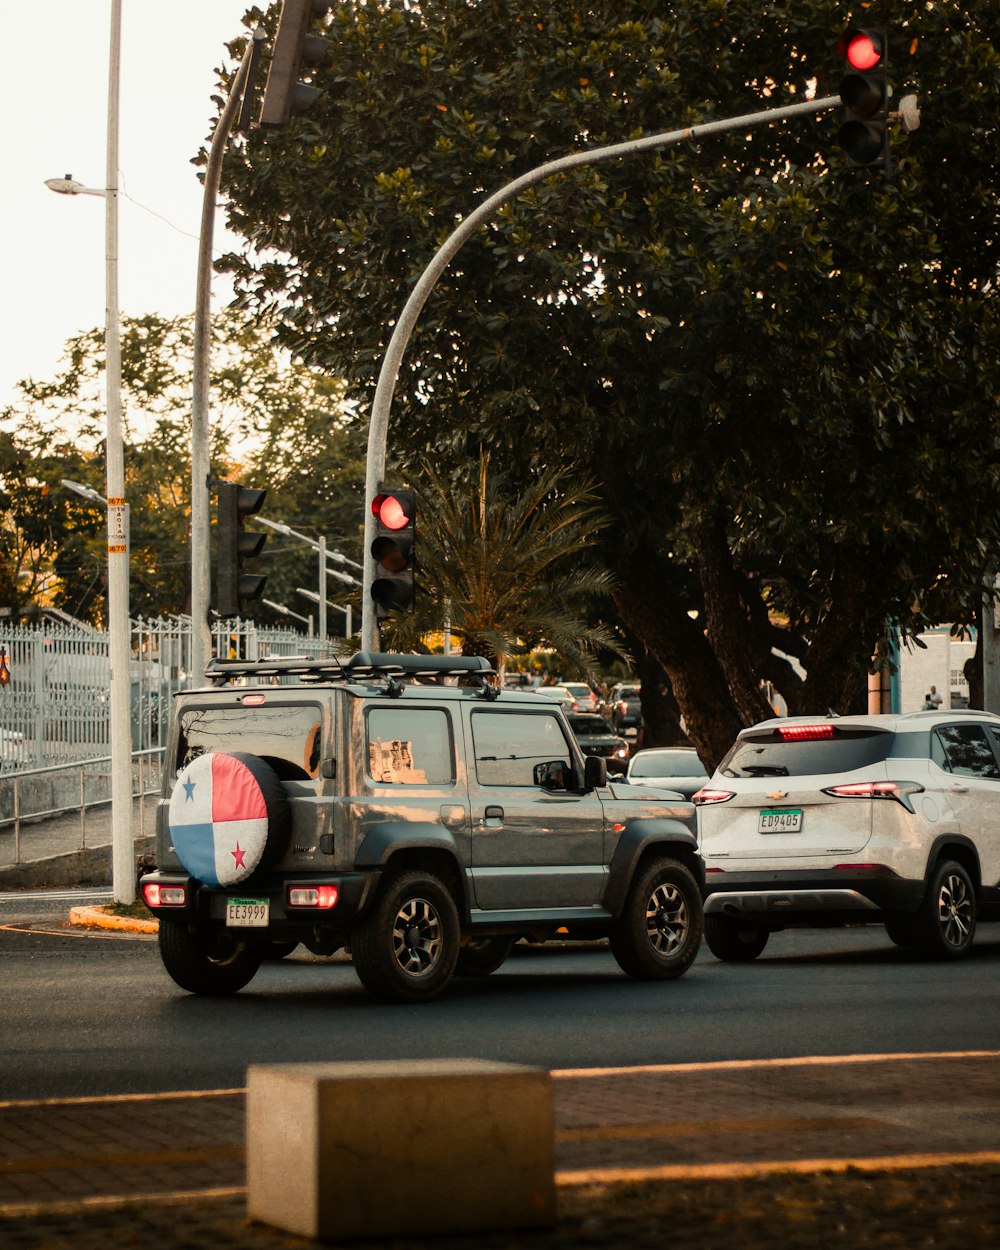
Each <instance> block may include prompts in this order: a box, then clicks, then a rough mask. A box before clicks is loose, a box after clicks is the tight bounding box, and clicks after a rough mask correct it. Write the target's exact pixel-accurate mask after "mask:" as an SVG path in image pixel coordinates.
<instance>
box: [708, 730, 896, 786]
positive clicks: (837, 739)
mask: <svg viewBox="0 0 1000 1250" xmlns="http://www.w3.org/2000/svg"><path fill="white" fill-rule="evenodd" d="M891 749H892V734H891V733H888V732H886V731H885V730H865V729H862V730H848V729H837V728H834V729H833V733H832V736H831V737H824V738H806V739H803V740H798V741H796V740H789V739H787V738H783V737H782V736H781V734H780V732H779V731H778V730H777V729H774V730H769V731H767V732H765V733H758V734H754V735H753V737H749V738H739V739H737V742H736V744H735V746H734V747H733V749H732V750H731V751H730V752H729V754H728V755H727V756H726V758H725V759H724V760H723V761H722V763H721V764H720V765H719V770H720V772H721V773H722V774H723V776H726V777H807V776H810V775H812V774H816V773H821V774H827V773H850V772H853V771H854V770H855V769H856V768H866V767H867V766H868V765H869V764H877V763H879V761H881V760H884V759H886V758H887V756H888V755H889V752H890V750H891Z"/></svg>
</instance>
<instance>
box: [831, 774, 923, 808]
mask: <svg viewBox="0 0 1000 1250" xmlns="http://www.w3.org/2000/svg"><path fill="white" fill-rule="evenodd" d="M923 789H924V787H923V786H921V785H918V784H917V783H916V782H915V781H852V782H848V783H847V784H845V785H839V786H825V787H824V788H823V794H832V795H833V796H834V798H838V799H895V800H896V802H897V803H901V804H902V805H903V807H905V808H906V810H907V811H908V812H912V811H913V804H912V802H911V801H910V795H911V794H922V793H923Z"/></svg>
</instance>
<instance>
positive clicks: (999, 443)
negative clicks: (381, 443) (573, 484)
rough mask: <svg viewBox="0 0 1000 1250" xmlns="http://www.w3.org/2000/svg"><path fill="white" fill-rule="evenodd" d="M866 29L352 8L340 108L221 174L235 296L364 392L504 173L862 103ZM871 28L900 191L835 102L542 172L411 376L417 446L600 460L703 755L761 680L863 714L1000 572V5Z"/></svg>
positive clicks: (618, 593)
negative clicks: (892, 670) (877, 665)
mask: <svg viewBox="0 0 1000 1250" xmlns="http://www.w3.org/2000/svg"><path fill="white" fill-rule="evenodd" d="M257 16H258V11H257V10H254V11H252V13H251V19H250V20H251V21H254V20H256V18H257ZM274 16H275V15H274V12H273V11H272V12H269V13H268V14H267V15H266V16H265V18H264V20H265V21H266V22H269V23H270V22H273V20H274ZM845 16H849V15H846V14H845V12H844V11H843V10H842V9H841V8H840V6H835V5H832V4H830V3H829V2H828V0H803V2H802V3H800V4H796V5H784V4H780V5H779V4H760V3H758V2H757V0H755V2H754V3H752V4H751V3H750V2H749V0H727V2H726V3H721V0H719V2H717V0H699V3H697V4H695V3H676V4H672V5H667V6H664V5H663V4H662V3H659V0H613V2H612V0H607V2H603V3H602V2H596V3H591V4H588V5H586V6H582V7H581V6H575V7H574V6H569V7H567V6H566V5H565V3H563V0H530V2H529V0H478V2H477V3H470V2H469V0H440V2H439V3H435V4H434V5H428V6H412V5H408V4H406V3H403V2H402V0H382V2H380V3H377V4H372V3H365V4H362V3H344V4H342V5H338V6H336V8H335V9H334V11H333V13H332V19H331V25H330V28H329V30H328V32H327V33H328V35H329V37H330V38H331V39H332V41H333V48H332V51H331V55H330V56H329V58H328V60H327V62H326V65H325V68H323V69H322V70H321V71H320V72H319V73H318V75H317V78H316V82H317V85H319V86H321V87H323V88H324V90H325V95H324V96H323V97H322V98H321V99H320V100H319V102H318V103H317V104H316V105H315V106H314V107H313V109H312V110H311V111H310V112H309V113H308V114H305V115H302V116H300V117H299V118H297V119H296V120H294V121H293V122H292V124H291V125H289V127H287V128H286V129H284V130H281V131H277V132H273V131H272V132H267V133H265V132H256V133H252V134H250V135H249V136H247V138H246V140H245V141H244V142H242V143H241V144H240V145H239V146H238V147H236V148H235V149H234V150H233V152H232V153H231V155H230V159H229V161H228V164H227V169H226V177H225V185H226V190H227V193H228V195H229V196H230V212H229V215H230V223H231V225H232V227H233V228H234V229H235V231H236V232H237V233H238V234H240V235H242V236H243V237H245V238H246V239H247V240H248V241H249V242H248V246H247V248H246V249H245V251H244V252H243V254H241V255H238V256H237V255H234V256H231V257H229V258H228V259H227V261H226V262H225V263H226V266H227V267H228V268H229V269H230V270H231V271H232V272H233V274H234V275H235V279H236V282H237V284H238V288H239V290H240V292H241V303H242V305H243V306H244V307H245V308H247V309H248V310H252V311H254V312H259V313H266V314H267V315H268V316H272V317H274V318H275V319H276V322H277V325H278V336H279V339H280V341H282V342H283V343H284V344H285V345H286V346H287V347H289V348H290V349H291V350H292V351H294V352H295V353H297V354H299V355H301V356H302V358H303V359H306V360H308V361H310V362H311V363H313V364H316V365H318V366H321V367H323V368H325V369H327V370H329V371H330V372H332V373H336V374H338V375H341V376H343V377H344V378H345V379H346V380H347V382H348V385H349V388H350V393H351V394H352V395H353V396H355V397H356V398H357V399H358V402H359V403H360V404H362V405H364V404H367V403H368V402H369V401H370V398H371V395H372V393H373V389H374V382H375V378H376V375H377V369H378V366H379V363H380V361H381V359H382V356H383V353H384V350H385V346H386V338H387V335H388V334H389V332H390V330H391V327H392V326H393V324H394V323H395V320H396V318H397V316H398V314H399V310H400V308H401V306H402V303H403V300H404V298H405V295H406V292H407V291H408V290H409V289H410V288H411V287H412V285H413V283H414V281H415V280H416V278H417V276H418V275H419V274H420V273H421V272H422V270H423V268H424V266H425V265H426V264H427V262H428V261H429V260H430V258H431V256H432V255H433V253H434V251H435V250H436V248H437V247H438V246H439V245H440V243H441V242H442V240H443V239H444V238H446V237H447V235H448V233H449V232H450V230H451V228H452V225H453V223H454V222H456V221H457V220H460V219H461V217H462V216H463V215H465V214H467V213H468V212H469V211H470V210H471V209H472V208H473V207H474V206H475V205H477V204H478V203H479V202H481V200H482V199H483V198H484V197H485V196H486V195H487V194H488V193H491V192H493V191H494V190H496V189H497V188H499V187H500V186H502V185H503V184H505V183H506V182H508V181H509V180H511V179H512V178H513V177H515V176H517V175H519V174H521V173H523V172H524V171H526V170H528V169H530V168H533V167H535V166H537V165H540V164H542V163H543V162H545V161H547V160H550V159H553V158H554V157H557V156H560V155H562V154H564V153H568V152H570V151H575V150H579V149H581V148H585V147H587V146H590V145H593V146H598V145H602V144H607V143H610V142H614V141H617V140H624V139H628V138H633V137H636V136H638V135H641V134H650V133H653V132H656V131H662V130H665V129H673V128H676V127H679V126H683V125H686V124H689V123H693V122H696V121H700V120H707V119H709V118H712V117H718V116H733V115H738V114H741V113H744V112H752V111H756V110H759V109H761V108H765V107H771V106H777V105H781V104H785V103H790V102H795V101H799V100H802V99H805V98H807V96H808V95H809V93H810V92H812V91H816V92H817V93H818V94H820V95H823V94H829V93H831V92H835V91H836V82H837V79H838V78H839V76H840V74H841V72H842V63H841V62H840V60H839V58H838V56H837V53H836V50H835V49H836V39H837V36H838V34H839V31H840V29H841V27H842V24H843V22H844V20H845ZM854 16H855V17H859V16H860V17H863V18H864V20H865V21H866V22H868V23H874V22H876V21H878V22H879V23H881V22H883V21H884V22H885V23H886V24H889V23H891V26H890V39H891V70H890V77H891V79H892V83H893V86H894V87H895V88H896V89H897V90H901V89H904V88H905V89H906V90H912V91H915V92H916V94H917V95H918V97H919V100H920V103H921V107H922V110H923V121H922V125H921V127H920V129H919V130H918V131H916V132H915V133H913V134H909V135H906V134H903V133H902V132H901V129H900V128H899V127H895V128H894V130H893V134H892V150H893V164H894V170H893V174H892V177H891V179H882V178H879V177H873V176H870V175H869V174H868V173H866V172H861V171H846V170H844V169H843V168H842V160H841V158H840V156H839V154H838V153H837V152H836V149H835V137H834V136H835V131H836V128H837V126H838V125H839V123H840V117H839V116H838V115H836V114H835V113H831V114H828V115H824V116H820V117H817V118H816V120H815V121H811V120H806V121H799V122H795V123H786V124H784V125H782V126H780V127H768V128H763V129H755V130H754V131H752V132H748V133H745V134H744V133H735V134H732V135H729V136H724V137H718V138H713V139H706V140H705V141H704V142H702V143H699V144H689V145H686V146H684V147H677V148H673V149H670V150H669V151H665V152H663V153H662V154H660V155H658V156H650V155H646V156H643V157H635V158H631V159H628V160H621V161H618V162H615V163H609V164H602V165H597V166H593V167H589V168H581V169H579V170H577V171H575V172H573V173H569V174H566V175H563V176H559V177H555V178H552V179H550V180H549V181H547V182H545V183H544V184H542V185H541V186H538V187H536V188H534V189H533V190H530V191H528V192H526V193H524V194H523V195H522V196H521V197H520V199H519V200H518V201H517V202H516V203H514V204H511V205H509V206H507V207H505V208H503V209H501V210H499V211H498V212H497V214H496V218H495V220H494V221H493V222H492V223H491V224H490V225H489V227H488V228H486V229H484V230H483V231H482V232H481V234H480V235H479V236H478V237H477V238H475V239H474V240H473V241H471V242H470V243H469V244H467V245H466V246H465V248H463V250H462V252H461V253H460V254H459V256H458V257H457V258H456V259H455V261H454V262H453V264H452V266H451V267H450V269H449V270H448V272H447V273H446V274H445V275H444V277H443V278H442V280H441V281H440V282H439V283H438V285H437V287H436V288H435V290H434V292H433V294H432V296H431V298H430V300H429V301H428V303H427V305H426V307H425V310H424V312H423V314H422V321H421V324H420V326H419V327H418V330H417V333H416V335H415V337H414V340H413V342H412V345H411V350H410V353H409V357H408V359H407V360H406V361H405V362H404V367H403V372H402V376H401V379H400V385H399V388H398V390H397V400H396V406H395V421H394V424H393V426H392V431H391V444H392V447H393V449H394V451H395V452H396V454H397V456H398V457H399V460H400V463H401V464H403V465H408V466H412V467H413V468H414V470H417V469H418V468H419V466H421V465H422V464H424V463H425V462H428V461H430V462H433V463H434V464H435V465H436V466H437V471H438V472H440V473H444V474H448V473H450V472H457V471H461V470H462V469H463V467H464V466H465V465H467V463H468V461H469V460H470V458H475V457H476V456H478V451H479V448H480V447H481V446H483V447H486V448H487V449H489V451H490V453H491V455H492V457H493V461H494V462H495V463H496V464H498V465H502V466H503V467H504V468H505V470H509V471H510V472H512V473H515V474H520V475H521V477H522V479H523V480H524V481H525V482H527V481H530V480H531V477H532V474H533V473H537V472H539V471H540V470H542V469H544V468H545V467H546V466H549V467H551V466H554V465H559V466H562V467H563V468H564V469H567V470H569V471H571V472H573V473H575V474H578V475H579V476H580V478H581V480H595V481H596V482H597V484H598V485H597V489H598V493H599V495H600V497H601V500H602V503H603V506H604V508H605V510H606V512H607V514H608V516H609V517H610V518H611V522H612V524H611V527H610V529H607V530H605V531H604V532H603V535H599V536H597V537H596V538H595V539H594V548H595V553H596V554H598V555H599V556H600V558H602V559H603V560H604V562H605V564H606V566H607V567H608V568H609V569H613V570H614V571H615V573H616V589H615V591H614V594H615V601H616V605H617V610H618V613H619V614H620V619H621V622H622V625H623V626H624V627H625V628H626V629H627V631H628V633H629V635H630V636H632V637H634V638H635V639H636V640H637V641H638V643H639V644H640V648H641V650H642V652H643V653H645V654H648V656H649V657H650V659H651V660H652V661H653V662H655V663H656V664H659V665H660V666H661V667H662V670H663V671H664V672H665V673H666V675H667V677H668V678H669V683H670V686H671V687H672V692H673V694H674V695H675V696H676V700H677V703H678V705H679V708H680V711H681V712H682V713H683V715H684V718H685V722H686V725H687V727H688V730H689V732H690V733H691V735H692V737H693V739H694V741H695V742H696V744H697V745H698V746H699V748H700V749H701V750H702V752H703V754H704V756H705V758H706V759H707V760H715V759H718V757H719V755H720V754H721V753H722V751H723V750H724V749H725V747H726V746H727V745H728V743H729V742H730V741H731V739H732V736H733V734H734V732H735V730H736V729H737V728H738V727H739V726H740V725H741V724H744V723H746V722H748V721H752V720H755V719H758V718H759V717H761V716H765V715H768V714H769V708H768V705H767V703H766V700H765V697H764V693H763V690H762V685H761V683H762V679H767V680H769V681H771V682H773V683H774V686H775V688H776V689H777V690H779V691H780V693H781V694H782V695H783V696H784V698H785V699H786V700H787V702H788V704H789V706H790V707H791V708H793V709H799V708H803V709H808V708H822V709H823V710H824V711H825V710H826V709H827V708H828V707H833V708H836V709H839V710H846V709H848V708H849V707H851V706H852V705H855V704H856V703H857V701H858V699H859V697H860V696H861V694H862V691H863V688H864V677H865V673H866V670H867V668H868V666H869V663H870V661H871V657H872V655H873V653H874V652H876V650H877V649H878V648H879V646H880V642H881V639H882V638H883V635H884V631H885V622H886V620H887V619H888V618H890V617H891V618H894V619H895V620H896V621H898V622H899V624H900V626H901V627H902V629H903V630H904V631H914V630H917V629H919V628H920V627H921V626H923V625H924V624H925V623H927V622H928V621H931V620H935V619H937V620H941V619H961V618H962V617H963V616H965V617H967V616H968V615H969V614H970V613H971V612H972V611H974V608H975V605H976V604H977V602H978V599H979V593H980V588H981V586H982V584H983V579H984V577H985V576H987V575H988V574H991V573H992V571H993V570H994V569H995V568H996V567H997V561H998V559H1000V521H998V514H997V511H996V509H995V506H994V500H995V498H996V495H997V485H998V456H1000V440H998V426H997V421H996V396H997V391H998V361H1000V351H998V347H1000V342H998V339H1000V334H998V330H1000V327H998V321H997V311H996V291H995V279H996V266H997V259H996V237H997V230H996V226H997V215H998V214H997V187H996V175H995V162H994V152H995V147H996V142H997V131H998V114H1000V53H998V49H997V45H996V38H997V35H996V32H997V30H998V29H1000V25H998V23H997V20H996V18H997V6H996V4H995V3H992V2H991V3H989V4H987V5H985V6H983V5H982V4H977V5H975V6H973V5H971V4H963V3H951V2H945V3H936V4H934V5H925V4H923V3H905V4H902V5H899V4H897V5H893V6H891V8H890V9H887V10H886V12H885V14H884V15H883V13H882V6H880V5H878V4H875V5H871V6H860V8H859V10H858V12H857V13H856V14H854ZM971 449H974V454H970V451H971ZM612 532H613V534H614V545H613V546H612V544H611V542H610V541H609V537H608V536H609V534H610V533H612ZM791 659H794V660H797V661H799V662H800V663H801V665H802V666H803V667H804V669H805V671H806V674H807V675H806V677H805V679H803V678H802V677H801V676H800V671H801V670H797V669H796V667H795V666H794V665H793V664H792V663H791Z"/></svg>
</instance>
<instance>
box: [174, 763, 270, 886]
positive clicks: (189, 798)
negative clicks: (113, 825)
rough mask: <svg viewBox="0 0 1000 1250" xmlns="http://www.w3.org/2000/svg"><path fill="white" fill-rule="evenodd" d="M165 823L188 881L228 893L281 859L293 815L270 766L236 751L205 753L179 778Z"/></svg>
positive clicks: (186, 767) (250, 880)
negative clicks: (189, 875)
mask: <svg viewBox="0 0 1000 1250" xmlns="http://www.w3.org/2000/svg"><path fill="white" fill-rule="evenodd" d="M168 822H169V827H170V840H171V842H172V843H173V845H174V848H175V850H176V852H177V858H178V859H179V860H180V861H181V863H182V864H183V865H184V867H185V869H187V871H188V872H189V873H190V874H191V876H192V877H194V878H195V879H196V880H198V881H202V882H204V884H205V885H208V886H211V887H212V888H213V889H219V888H222V889H229V888H231V887H233V886H242V885H245V884H249V883H251V882H252V879H253V877H254V875H255V874H256V873H265V872H266V871H267V870H268V869H269V868H272V867H273V866H274V865H275V864H276V863H277V862H278V860H279V859H281V857H282V855H284V853H285V850H286V849H287V847H288V839H289V835H290V834H291V829H292V814H291V807H290V806H289V803H288V797H287V795H286V794H285V791H284V787H283V786H282V784H281V781H280V780H279V778H278V775H277V773H276V772H275V771H274V769H273V768H272V767H271V766H270V764H265V763H264V761H263V760H262V759H260V758H259V757H258V756H256V755H247V754H245V753H243V752H239V751H232V752H227V751H207V752H206V753H205V754H204V755H199V756H197V757H196V758H195V759H193V760H191V762H190V763H189V764H186V765H185V766H184V768H182V769H181V770H180V771H179V772H178V774H177V780H176V781H175V783H174V789H173V793H172V794H171V796H170V804H169V808H168Z"/></svg>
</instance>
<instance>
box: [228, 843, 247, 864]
mask: <svg viewBox="0 0 1000 1250" xmlns="http://www.w3.org/2000/svg"><path fill="white" fill-rule="evenodd" d="M229 854H230V855H232V857H233V859H235V860H236V867H237V868H245V867H246V864H245V863H244V862H243V856H244V855H245V854H246V851H244V850H243V849H242V848H241V847H240V844H239V842H237V843H236V850H235V851H230V852H229Z"/></svg>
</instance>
